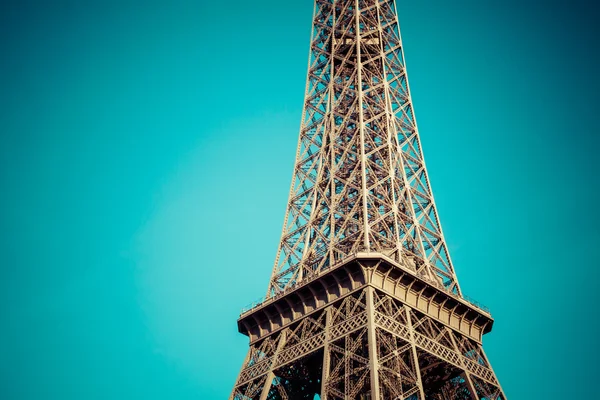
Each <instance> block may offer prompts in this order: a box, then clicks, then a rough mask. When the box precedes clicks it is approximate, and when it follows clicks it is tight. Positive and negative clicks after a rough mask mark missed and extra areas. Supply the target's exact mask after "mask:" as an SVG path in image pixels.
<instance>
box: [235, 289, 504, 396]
mask: <svg viewBox="0 0 600 400" xmlns="http://www.w3.org/2000/svg"><path fill="white" fill-rule="evenodd" d="M315 394H318V395H319V397H320V398H321V399H322V400H325V399H327V400H333V399H411V400H413V399H432V400H433V399H435V400H456V399H503V400H504V399H506V397H505V396H504V393H503V392H502V389H501V388H500V385H499V383H498V380H497V379H496V376H495V374H494V372H493V370H492V368H491V366H490V364H489V362H488V360H487V358H486V356H485V353H484V352H483V349H482V347H481V345H480V344H478V343H477V342H475V341H473V340H470V339H468V338H466V337H465V336H464V335H461V334H460V333H458V332H456V331H455V330H453V329H451V328H449V327H448V326H445V325H443V324H441V323H439V322H438V321H435V320H434V319H432V318H430V317H428V316H426V315H424V314H423V313H421V312H419V311H418V310H415V309H413V308H411V307H409V306H407V305H405V304H403V303H402V302H400V301H398V300H396V299H394V298H393V297H392V296H389V295H387V294H385V293H383V292H380V291H378V290H376V289H374V288H373V287H372V286H365V287H363V288H361V289H360V290H357V291H355V292H353V293H351V294H349V295H348V296H346V297H345V298H343V299H340V300H339V301H337V302H335V303H332V304H330V305H329V306H327V307H325V308H323V309H322V310H320V311H318V312H315V313H312V314H311V315H309V316H305V317H304V318H302V319H301V320H299V321H298V322H296V323H294V324H292V325H290V326H289V327H287V328H285V329H283V330H281V331H280V332H277V333H276V334H273V335H270V336H268V337H266V338H264V339H263V340H261V341H259V342H257V343H254V344H253V345H252V346H251V347H250V351H249V352H248V356H247V358H246V361H245V362H244V365H243V366H242V370H241V372H240V375H239V377H238V380H237V383H236V385H235V388H234V390H233V393H232V394H231V397H230V399H233V400H247V399H256V400H259V399H260V400H266V399H269V400H275V399H310V400H312V399H313V398H314V395H315Z"/></svg>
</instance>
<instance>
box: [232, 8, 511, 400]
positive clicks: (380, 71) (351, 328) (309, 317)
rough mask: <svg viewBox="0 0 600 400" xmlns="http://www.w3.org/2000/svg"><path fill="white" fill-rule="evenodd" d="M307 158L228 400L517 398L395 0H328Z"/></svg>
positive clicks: (316, 38)
mask: <svg viewBox="0 0 600 400" xmlns="http://www.w3.org/2000/svg"><path fill="white" fill-rule="evenodd" d="M312 26H313V29H312V38H311V46H310V55H309V67H308V79H307V86H306V93H305V102H304V111H303V119H302V125H301V128H300V138H299V141H298V149H297V153H296V164H295V168H294V174H293V178H292V185H291V189H290V195H289V201H288V206H287V210H286V215H285V221H284V226H283V232H282V236H281V241H280V244H279V248H278V251H277V257H276V259H275V265H274V267H273V273H272V275H271V279H270V281H269V286H268V291H267V296H266V298H265V299H264V300H263V301H261V302H260V303H258V304H255V305H253V306H252V307H251V308H250V309H249V310H246V311H244V312H243V313H242V315H241V316H240V319H239V320H238V326H239V329H240V332H242V333H244V334H246V335H248V336H249V338H250V350H249V352H248V356H247V357H246V360H245V361H244V364H243V365H242V370H241V372H240V374H239V376H238V379H237V381H236V384H235V387H234V389H233V392H232V394H231V399H239V400H241V399H256V400H266V399H313V398H314V396H315V395H316V394H318V395H319V396H320V398H321V399H440V400H441V399H506V397H505V396H504V393H503V392H502V389H501V387H500V384H499V383H498V380H497V379H496V376H495V374H494V372H493V370H492V368H491V366H490V364H489V362H488V360H487V357H486V356H485V353H484V352H483V348H482V346H481V339H482V336H483V334H485V333H487V332H489V331H490V330H491V328H492V324H493V319H492V317H491V315H490V314H489V312H487V310H484V309H482V308H481V307H479V306H477V305H475V304H473V303H471V302H469V301H466V300H465V298H464V297H463V295H462V292H461V290H460V287H459V285H458V280H457V278H456V275H455V273H454V268H453V266H452V261H451V260H450V255H449V254H448V250H447V246H446V243H445V240H444V236H443V234H442V230H441V226H440V222H439V219H438V215H437V211H436V207H435V203H434V200H433V196H432V193H431V189H430V186H429V179H428V177H427V171H426V169H425V162H424V159H423V154H422V151H421V144H420V141H419V135H418V130H417V124H416V120H415V117H414V113H413V106H412V100H411V97H410V90H409V85H408V79H407V77H406V68H405V62H404V53H403V49H402V42H401V39H400V29H399V26H398V19H397V12H396V6H395V3H394V1H393V0H389V1H377V0H344V1H340V0H316V1H315V9H314V15H313V25H312Z"/></svg>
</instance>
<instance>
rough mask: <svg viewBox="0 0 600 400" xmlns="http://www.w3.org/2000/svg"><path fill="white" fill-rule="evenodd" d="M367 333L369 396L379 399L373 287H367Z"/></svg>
mask: <svg viewBox="0 0 600 400" xmlns="http://www.w3.org/2000/svg"><path fill="white" fill-rule="evenodd" d="M366 290H367V324H368V326H367V334H368V343H369V370H370V375H371V376H370V377H371V398H372V399H373V400H379V399H380V397H379V371H378V367H379V361H378V357H377V333H376V332H375V304H374V302H373V291H374V289H373V287H372V286H368V287H367V289H366Z"/></svg>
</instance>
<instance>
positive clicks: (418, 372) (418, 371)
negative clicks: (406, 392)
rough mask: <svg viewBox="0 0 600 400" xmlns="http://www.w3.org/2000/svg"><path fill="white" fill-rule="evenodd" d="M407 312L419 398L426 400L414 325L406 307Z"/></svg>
mask: <svg viewBox="0 0 600 400" xmlns="http://www.w3.org/2000/svg"><path fill="white" fill-rule="evenodd" d="M404 309H405V312H406V324H407V325H408V332H409V336H410V344H411V351H412V356H413V360H414V365H415V373H416V375H417V386H418V387H419V398H420V399H421V400H425V392H424V391H423V380H422V379H421V368H420V367H419V356H418V354H417V347H416V346H415V333H414V328H413V324H412V318H411V315H410V308H409V307H405V308H404Z"/></svg>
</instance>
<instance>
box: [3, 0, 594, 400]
mask: <svg viewBox="0 0 600 400" xmlns="http://www.w3.org/2000/svg"><path fill="white" fill-rule="evenodd" d="M590 4H591V2H588V1H583V0H574V1H571V2H568V3H567V2H564V1H554V0H548V1H544V2H538V1H533V0H522V1H516V0H507V1H495V0H491V1H486V2H482V1H474V0H458V1H454V2H446V1H442V0H430V1H426V2H424V1H420V2H419V1H399V2H398V12H399V17H400V25H401V28H402V36H403V41H404V46H405V55H406V61H407V68H408V77H409V81H410V85H411V90H412V96H413V100H414V107H415V114H416V118H417V121H418V124H419V130H420V134H421V139H422V144H423V151H424V155H425V159H426V161H427V167H428V172H429V176H430V178H431V185H432V189H433V193H434V195H435V199H436V203H437V206H438V211H439V215H440V219H441V223H442V227H443V229H444V234H445V236H446V239H447V241H448V245H449V249H450V252H451V256H452V258H453V261H454V264H455V267H456V270H457V274H458V278H459V281H460V284H461V288H462V290H463V292H464V293H465V294H467V295H469V296H471V297H473V298H475V299H477V300H478V301H480V302H481V303H483V304H485V305H486V306H488V307H489V308H490V309H491V312H492V315H493V316H494V318H495V319H496V322H495V325H494V330H493V332H492V333H490V334H489V335H487V336H486V337H485V338H484V348H485V350H486V352H487V355H488V356H489V358H490V360H491V363H492V366H493V367H494V369H495V372H496V374H497V375H498V378H499V380H500V382H501V384H502V386H503V388H504V390H505V392H506V394H507V396H508V398H509V399H511V400H515V399H538V398H539V399H541V398H543V399H561V398H594V397H595V396H596V395H597V383H596V381H595V380H596V378H597V376H598V372H600V371H598V366H597V365H598V363H597V360H598V358H600V351H599V348H598V344H597V342H596V341H597V338H598V337H600V329H599V325H598V322H597V318H598V315H599V313H598V311H597V309H596V308H595V307H596V306H597V304H598V300H600V298H599V295H598V281H599V278H600V272H599V268H600V262H599V261H598V255H597V254H598V250H599V248H600V229H599V228H598V227H599V226H600V225H599V224H600V211H599V209H598V204H599V203H600V179H599V173H600V160H599V158H598V156H597V153H598V150H599V149H600V138H599V131H600V119H599V118H598V108H599V106H600V101H599V96H598V93H600V78H599V76H598V72H597V71H598V64H599V58H598V57H599V56H598V54H599V50H600V46H599V45H600V43H599V42H600V28H599V27H598V24H597V21H598V20H600V13H599V11H598V8H597V6H594V5H590ZM311 14H312V2H311V1H309V0H304V1H289V2H281V1H275V0H259V1H256V2H247V1H238V0H233V1H229V2H227V3H223V4H218V2H209V1H195V2H194V1H180V0H176V1H170V2H158V1H153V0H147V1H143V2H142V1H130V0H122V1H111V0H109V1H68V0H63V1H37V2H36V1H6V2H2V5H0V51H1V52H0V54H1V55H2V56H1V57H0V88H1V89H0V127H1V128H0V134H1V139H2V145H1V146H0V188H1V192H0V194H1V197H0V227H1V228H2V231H1V234H0V235H1V240H0V253H1V254H2V260H3V261H2V262H1V264H0V265H1V272H2V274H3V277H2V279H1V280H0V312H1V315H2V316H3V318H2V319H1V321H2V322H1V325H0V328H1V329H0V358H1V359H2V360H3V362H2V363H1V366H0V398H2V399H8V400H29V399H60V400H70V399H137V398H140V399H141V398H143V399H167V398H169V399H223V398H226V397H227V396H228V394H229V392H230V391H231V388H232V386H233V383H234V380H235V378H236V376H237V373H238V372H239V368H240V366H241V363H242V361H243V358H244V355H245V351H246V349H247V338H246V337H245V336H243V335H241V334H238V333H237V331H236V319H237V316H238V314H239V311H240V309H241V308H242V307H243V306H245V305H246V304H248V303H250V302H252V301H253V300H255V299H257V298H259V297H261V296H262V295H263V294H264V293H265V291H266V287H267V281H268V277H269V274H270V271H271V267H272V263H273V259H274V257H275V251H276V247H277V241H278V240H279V235H280V232H281V225H282V222H283V216H284V211H285V205H286V204H285V203H286V201H287V194H288V190H289V183H290V178H291V174H292V168H293V163H294V154H295V146H296V141H297V137H298V128H299V122H300V117H301V109H302V102H303V95H304V86H305V78H306V68H307V66H306V61H307V55H308V45H309V39H310V23H311Z"/></svg>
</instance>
